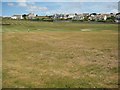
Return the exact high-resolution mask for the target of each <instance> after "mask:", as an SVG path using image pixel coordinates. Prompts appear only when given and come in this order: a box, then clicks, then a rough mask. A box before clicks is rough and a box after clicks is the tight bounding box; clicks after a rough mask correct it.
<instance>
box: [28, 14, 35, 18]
mask: <svg viewBox="0 0 120 90" xmlns="http://www.w3.org/2000/svg"><path fill="white" fill-rule="evenodd" d="M35 17H36V15H35V14H34V13H29V14H28V19H34V18H35Z"/></svg>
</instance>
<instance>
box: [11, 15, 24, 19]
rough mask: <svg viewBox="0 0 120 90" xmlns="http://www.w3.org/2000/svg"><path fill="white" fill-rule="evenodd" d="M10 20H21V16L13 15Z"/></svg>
mask: <svg viewBox="0 0 120 90" xmlns="http://www.w3.org/2000/svg"><path fill="white" fill-rule="evenodd" d="M11 19H23V17H22V15H13V16H12V17H11Z"/></svg>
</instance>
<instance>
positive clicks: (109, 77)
mask: <svg viewBox="0 0 120 90" xmlns="http://www.w3.org/2000/svg"><path fill="white" fill-rule="evenodd" d="M3 22H7V21H3ZM8 22H9V23H14V24H12V25H4V26H3V81H2V82H3V87H28V88H31V87H32V88H35V87H36V88H38V87H39V88H42V87H43V88H116V87H118V67H117V65H118V59H117V58H118V32H117V24H79V23H55V22H54V23H53V22H30V21H8ZM8 22H7V23H8ZM15 22H16V24H15ZM20 22H21V23H22V24H21V25H19V23H20ZM28 28H29V29H30V30H29V31H28ZM82 29H90V30H91V31H84V32H83V31H81V30H82Z"/></svg>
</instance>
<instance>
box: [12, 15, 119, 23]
mask: <svg viewBox="0 0 120 90" xmlns="http://www.w3.org/2000/svg"><path fill="white" fill-rule="evenodd" d="M42 17H43V18H52V19H53V20H56V19H60V20H62V19H64V20H68V19H70V20H85V19H86V20H88V21H99V20H104V21H106V20H107V19H108V18H110V17H115V21H116V22H119V21H120V13H116V14H113V13H110V14H96V13H91V14H89V13H82V14H77V13H75V14H54V15H51V16H38V15H36V14H34V13H29V14H27V15H25V14H24V15H13V16H12V17H11V19H24V18H26V19H36V18H42Z"/></svg>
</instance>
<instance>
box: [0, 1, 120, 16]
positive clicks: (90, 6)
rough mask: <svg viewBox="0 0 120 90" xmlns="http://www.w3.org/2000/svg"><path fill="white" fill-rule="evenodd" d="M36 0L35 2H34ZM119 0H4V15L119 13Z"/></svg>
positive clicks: (2, 10)
mask: <svg viewBox="0 0 120 90" xmlns="http://www.w3.org/2000/svg"><path fill="white" fill-rule="evenodd" d="M33 1H34V2H33ZM118 1H119V0H49V1H48V0H2V9H1V10H0V12H2V13H1V14H2V16H12V15H15V14H21V15H22V14H28V13H35V14H37V15H53V14H56V13H58V14H72V13H117V12H118Z"/></svg>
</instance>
